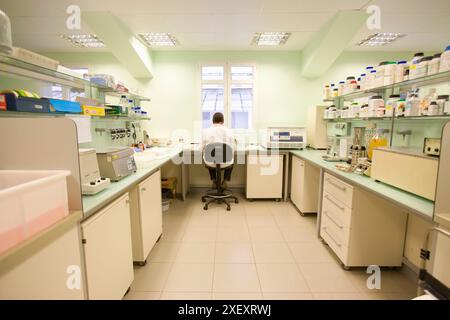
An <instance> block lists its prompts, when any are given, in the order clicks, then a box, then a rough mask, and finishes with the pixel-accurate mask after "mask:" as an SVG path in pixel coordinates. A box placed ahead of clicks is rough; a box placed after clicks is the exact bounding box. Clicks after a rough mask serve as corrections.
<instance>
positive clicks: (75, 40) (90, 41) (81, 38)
mask: <svg viewBox="0 0 450 320" xmlns="http://www.w3.org/2000/svg"><path fill="white" fill-rule="evenodd" d="M61 37H62V38H63V39H66V40H68V41H69V42H71V43H72V44H73V45H75V46H77V47H82V48H102V47H104V46H105V44H104V43H103V41H102V40H100V39H99V38H98V37H97V36H96V35H95V34H72V35H67V34H63V35H61Z"/></svg>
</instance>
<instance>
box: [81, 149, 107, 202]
mask: <svg viewBox="0 0 450 320" xmlns="http://www.w3.org/2000/svg"><path fill="white" fill-rule="evenodd" d="M78 153H79V155H80V175H81V193H82V194H84V195H94V194H97V193H99V192H100V191H102V190H103V189H105V188H106V187H108V186H109V184H110V179H109V178H104V177H103V178H102V177H101V176H100V170H99V168H98V162H97V154H96V153H95V149H79V150H78Z"/></svg>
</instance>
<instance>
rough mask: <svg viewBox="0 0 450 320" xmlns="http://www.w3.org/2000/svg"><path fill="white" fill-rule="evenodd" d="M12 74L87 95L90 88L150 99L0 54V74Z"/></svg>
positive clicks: (141, 99) (142, 99)
mask: <svg viewBox="0 0 450 320" xmlns="http://www.w3.org/2000/svg"><path fill="white" fill-rule="evenodd" d="M2 73H4V74H5V75H14V76H16V77H19V78H23V79H34V80H38V81H44V82H49V83H53V84H59V85H63V86H68V87H71V88H76V89H79V90H81V91H85V92H86V91H87V92H88V95H89V96H91V97H92V89H96V90H98V91H99V92H102V93H104V94H105V95H110V96H115V97H121V96H122V95H126V96H127V97H130V98H132V99H134V100H139V101H150V98H148V97H145V96H143V95H140V94H135V93H131V92H122V91H118V90H115V89H114V88H110V87H105V86H102V85H98V84H95V83H93V82H90V81H89V80H86V79H81V78H77V77H74V76H71V75H68V74H65V73H62V72H58V71H56V70H53V69H49V68H45V67H42V66H38V65H35V64H31V63H28V62H25V61H22V60H19V59H15V58H14V57H11V56H9V55H5V54H0V74H2Z"/></svg>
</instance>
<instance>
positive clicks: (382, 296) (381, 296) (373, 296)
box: [365, 292, 417, 300]
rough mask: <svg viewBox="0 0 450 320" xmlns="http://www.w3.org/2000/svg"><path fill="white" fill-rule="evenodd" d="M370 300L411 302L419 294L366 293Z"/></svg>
mask: <svg viewBox="0 0 450 320" xmlns="http://www.w3.org/2000/svg"><path fill="white" fill-rule="evenodd" d="M365 295H366V297H367V299H370V300H411V299H413V298H415V297H417V293H414V292H409V293H408V292H405V293H365Z"/></svg>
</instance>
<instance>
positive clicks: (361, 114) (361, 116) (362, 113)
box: [359, 104, 369, 118]
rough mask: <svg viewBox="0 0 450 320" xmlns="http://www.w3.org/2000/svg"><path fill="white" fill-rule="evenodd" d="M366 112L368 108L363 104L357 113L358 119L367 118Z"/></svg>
mask: <svg viewBox="0 0 450 320" xmlns="http://www.w3.org/2000/svg"><path fill="white" fill-rule="evenodd" d="M368 111H369V106H368V105H367V104H363V105H362V106H361V110H360V112H359V117H360V118H367V115H368Z"/></svg>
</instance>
